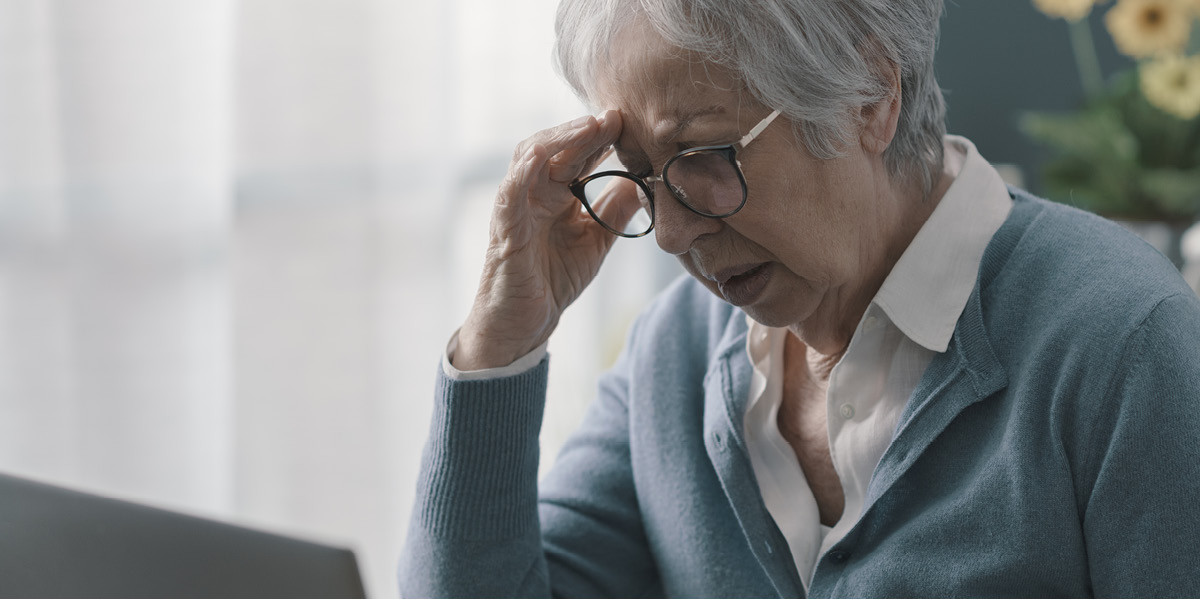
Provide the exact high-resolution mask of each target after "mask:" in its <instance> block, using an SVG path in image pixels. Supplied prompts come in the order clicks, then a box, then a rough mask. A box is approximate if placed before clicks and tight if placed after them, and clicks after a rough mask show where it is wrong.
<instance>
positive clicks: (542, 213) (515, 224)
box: [453, 110, 637, 371]
mask: <svg viewBox="0 0 1200 600" xmlns="http://www.w3.org/2000/svg"><path fill="white" fill-rule="evenodd" d="M620 131H621V117H620V114H619V113H618V112H616V111H611V110H610V111H608V112H607V113H605V114H604V115H603V116H601V117H600V119H596V118H593V117H590V116H589V117H583V118H581V119H577V120H575V121H572V122H570V123H566V124H564V125H559V126H558V127H554V128H551V129H546V130H544V131H540V132H538V133H536V134H534V135H533V136H532V137H530V138H529V139H527V140H525V141H524V142H522V143H521V144H520V145H519V146H517V150H516V151H515V152H514V153H513V161H512V163H511V164H510V165H509V167H508V175H507V176H506V177H505V178H504V181H503V183H501V184H500V190H499V192H498V194H497V196H496V204H495V206H494V207H493V210H492V222H491V239H490V241H489V244H488V251H487V257H486V258H485V260H484V266H483V275H482V277H481V280H480V282H479V291H478V292H477V293H476V295H475V303H474V305H473V306H472V308H471V312H470V314H469V315H468V316H467V320H466V322H465V323H464V324H463V326H462V328H461V329H460V330H459V333H458V349H457V350H456V351H455V353H454V357H453V364H454V367H455V368H456V369H460V370H463V371H468V370H475V369H484V368H491V367H502V366H505V365H507V364H510V363H512V362H513V361H515V360H516V359H518V358H520V357H521V356H523V355H525V354H527V353H528V352H529V351H531V350H533V349H534V348H536V347H538V346H539V345H541V344H542V342H544V341H546V340H547V339H548V338H549V337H550V334H551V333H552V332H553V331H554V328H555V327H556V326H557V325H558V319H559V317H560V316H561V315H562V312H563V310H565V309H566V308H567V306H569V305H570V304H571V303H572V302H574V301H575V299H576V298H578V297H579V295H580V294H581V293H582V292H583V290H584V288H585V287H587V285H588V284H589V283H591V281H592V278H593V277H595V276H596V273H597V272H598V271H599V270H600V263H601V262H602V261H603V260H604V256H605V255H606V254H607V253H608V250H609V248H611V247H612V243H613V240H614V239H616V236H614V235H613V234H611V233H609V232H608V231H606V230H605V229H604V228H603V227H602V226H601V225H600V224H599V223H596V222H595V221H594V220H593V219H592V218H591V217H590V216H589V215H588V214H587V213H586V212H585V211H584V210H583V207H582V206H581V205H580V203H579V200H577V199H576V198H575V197H574V196H573V195H572V194H571V191H570V190H569V189H567V184H569V183H570V182H571V181H574V180H575V179H577V178H578V177H580V176H581V175H583V174H586V172H587V171H590V170H591V169H593V168H595V165H596V164H597V163H599V162H600V160H601V159H603V157H604V156H605V155H606V154H607V152H608V149H609V147H610V146H611V145H612V144H613V142H615V141H616V139H617V137H618V135H619V134H620ZM625 183H627V184H628V185H618V186H615V187H614V188H613V189H610V190H609V193H610V194H623V195H624V194H636V193H637V189H636V186H635V185H634V184H633V182H630V181H626V182H625ZM618 205H625V206H628V205H629V203H616V202H605V203H603V206H602V207H601V208H600V210H601V211H602V212H605V207H607V208H608V211H609V212H610V214H611V211H613V210H615V207H616V206H618ZM635 205H636V203H635ZM605 216H606V218H607V217H608V216H609V215H605ZM606 220H607V219H606Z"/></svg>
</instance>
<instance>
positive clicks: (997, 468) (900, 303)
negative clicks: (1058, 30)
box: [401, 0, 1200, 597]
mask: <svg viewBox="0 0 1200 600" xmlns="http://www.w3.org/2000/svg"><path fill="white" fill-rule="evenodd" d="M941 5H942V0H839V1H837V2H832V1H830V2H818V1H816V0H742V1H733V0H607V1H603V2H601V1H596V0H564V2H563V3H562V5H561V7H560V9H559V15H558V27H557V30H558V59H559V63H560V65H561V68H562V70H563V72H564V74H565V75H566V78H567V79H568V80H569V81H570V83H571V84H572V85H573V86H574V88H575V89H576V90H577V92H578V93H579V94H580V96H581V97H583V98H584V99H586V101H587V102H588V103H589V104H590V105H592V106H594V107H595V108H596V109H597V110H602V111H603V112H602V113H601V114H600V116H599V117H584V118H580V119H578V120H576V121H573V122H571V123H567V124H565V125H561V126H558V127H555V128H552V129H548V130H545V131H542V132H539V133H537V134H534V135H533V136H532V137H530V138H529V139H527V140H526V141H525V142H524V143H522V144H521V145H520V146H519V147H518V149H517V151H516V153H515V154H514V158H513V161H512V165H511V167H510V169H509V173H508V176H507V178H506V179H505V180H504V182H503V183H502V184H501V186H500V190H499V194H498V196H497V199H496V204H495V210H494V212H493V216H492V226H491V246H490V248H489V251H488V254H487V260H486V265H485V267H484V273H483V277H482V281H481V284H480V289H479V292H478V295H477V297H476V300H475V303H474V308H473V310H472V311H471V313H470V315H469V316H468V318H467V320H466V322H465V323H464V324H463V326H462V327H461V329H460V330H459V331H458V333H457V334H456V336H455V338H454V339H452V340H451V343H450V345H449V348H448V350H447V355H446V359H445V360H444V361H443V365H442V369H441V373H440V374H439V376H438V385H437V398H436V402H437V405H436V409H435V416H434V421H433V426H432V433H431V437H430V440H429V442H428V446H427V450H426V453H425V456H424V466H423V472H422V475H421V478H420V482H419V489H418V499H417V505H416V507H415V510H414V514H413V519H412V524H411V528H410V531H409V537H408V543H407V548H406V551H405V558H404V560H403V566H402V572H401V583H402V590H403V591H404V593H406V594H412V595H418V596H442V595H452V596H455V595H461V596H479V595H482V596H512V595H522V596H523V595H539V596H544V595H548V594H554V595H560V596H620V597H637V596H662V595H669V596H710V597H711V596H760V597H767V596H803V595H808V596H830V595H848V596H917V597H920V596H993V595H1001V596H1089V595H1102V596H1173V595H1195V594H1196V593H1200V567H1198V566H1197V563H1196V554H1195V552H1196V548H1198V547H1200V517H1198V516H1197V511H1196V509H1195V507H1194V506H1195V502H1196V499H1197V498H1200V450H1198V448H1200V405H1198V404H1197V402H1198V401H1200V300H1198V299H1197V297H1196V296H1195V295H1194V294H1193V293H1192V291H1191V290H1190V289H1188V288H1187V287H1186V285H1185V284H1184V283H1183V281H1182V280H1181V278H1180V277H1179V275H1178V274H1177V273H1176V272H1175V270H1174V269H1173V268H1172V266H1171V265H1170V264H1169V263H1168V262H1167V261H1166V260H1164V259H1163V258H1162V257H1161V256H1160V255H1158V254H1157V253H1155V252H1154V251H1153V250H1152V249H1150V248H1149V247H1148V246H1146V245H1145V244H1143V243H1141V242H1140V241H1139V240H1137V239H1136V238H1133V237H1132V236H1130V235H1128V234H1126V233H1125V232H1124V231H1123V230H1122V229H1121V228H1119V227H1118V226H1116V225H1113V224H1111V223H1108V222H1106V221H1104V220H1102V219H1099V218H1097V217H1094V216H1091V215H1088V214H1085V213H1082V212H1079V211H1076V210H1073V209H1070V208H1066V207H1063V206H1059V205H1055V204H1050V203H1047V202H1045V201H1042V200H1039V199H1037V198H1034V197H1031V196H1030V195H1028V194H1026V193H1024V192H1022V191H1020V190H1016V189H1012V188H1008V187H1006V186H1005V184H1004V183H1003V182H1002V181H1001V179H1000V177H999V176H998V175H997V173H996V171H995V170H994V169H993V168H992V167H991V166H990V165H989V164H988V163H987V162H986V161H985V160H984V159H983V158H982V157H981V156H980V155H979V153H978V152H977V151H976V149H975V147H974V146H973V145H972V144H971V142H969V141H968V140H966V139H963V138H961V137H954V136H946V135H945V131H944V130H945V128H944V125H943V115H944V105H943V101H942V95H941V91H940V90H939V88H938V85H937V82H936V81H935V79H934V69H933V59H934V47H935V45H936V41H937V31H938V19H939V17H940V14H941ZM610 152H615V154H616V157H617V158H618V159H619V160H620V161H621V163H622V164H623V165H624V167H625V169H627V171H625V170H609V171H603V172H600V173H594V172H593V171H594V170H595V169H596V168H597V165H598V163H599V161H600V160H602V159H603V158H604V157H605V156H607V155H608V154H609V153H610ZM651 231H652V232H653V234H654V236H655V238H656V240H657V242H658V245H659V246H660V247H662V249H663V250H665V251H667V252H669V253H671V254H673V255H675V256H676V257H678V259H679V261H680V262H681V263H682V264H683V266H684V268H685V269H686V270H687V271H688V273H690V274H691V277H689V278H684V279H683V280H681V281H678V282H676V283H675V284H674V285H673V286H671V287H670V288H669V289H668V290H666V291H665V292H664V293H663V294H662V295H661V296H659V297H658V298H657V299H656V300H655V301H654V303H653V304H652V305H651V306H650V307H648V308H647V309H646V311H645V312H644V313H643V314H642V315H641V316H640V318H639V319H638V320H637V322H636V323H635V325H634V326H633V328H632V330H631V332H630V334H629V337H628V341H627V346H626V347H625V349H624V351H623V353H622V354H621V357H620V358H619V359H618V361H617V363H616V365H615V366H614V367H613V368H612V370H611V372H609V373H608V374H607V375H605V376H604V378H603V379H602V381H601V382H600V384H599V394H598V397H597V399H596V401H595V403H594V405H592V406H591V408H590V410H589V412H588V414H587V416H586V418H585V420H584V423H583V425H582V427H581V428H580V429H579V431H578V432H576V433H575V434H574V436H573V437H572V438H571V439H570V440H569V441H568V442H567V444H566V445H565V446H564V448H563V450H562V452H561V454H560V455H559V457H558V459H557V462H556V463H555V465H554V468H553V470H552V471H551V472H550V473H549V475H547V476H546V477H545V478H544V479H543V480H542V481H541V482H539V481H538V480H537V472H538V432H539V428H540V426H541V416H542V408H543V405H544V402H545V389H546V377H547V370H548V358H547V355H546V352H545V346H546V341H547V339H548V338H549V337H550V335H551V333H552V332H553V331H554V328H555V325H556V324H557V323H558V321H559V317H560V316H561V314H562V312H563V311H564V310H565V309H566V308H567V307H568V306H569V305H570V304H571V302H572V301H573V300H574V299H575V298H577V297H578V296H579V294H580V293H581V292H582V291H583V289H584V287H585V286H587V284H588V282H589V281H590V280H591V279H592V278H593V276H594V275H595V274H596V272H597V270H598V269H599V268H600V265H601V262H602V261H603V258H604V256H605V252H606V251H607V250H608V249H609V248H610V246H611V244H613V243H614V240H616V239H617V238H618V237H620V236H626V237H628V236H638V235H642V234H646V233H650V232H651Z"/></svg>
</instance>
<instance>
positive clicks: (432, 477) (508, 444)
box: [417, 357, 549, 540]
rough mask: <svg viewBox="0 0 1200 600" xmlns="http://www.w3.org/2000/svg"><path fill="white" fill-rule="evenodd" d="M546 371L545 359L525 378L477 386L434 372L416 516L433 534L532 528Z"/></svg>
mask: <svg viewBox="0 0 1200 600" xmlns="http://www.w3.org/2000/svg"><path fill="white" fill-rule="evenodd" d="M548 372H549V358H548V357H547V358H543V359H542V361H541V362H540V363H538V365H537V366H536V367H534V368H532V369H529V370H528V371H525V372H524V373H520V374H517V375H512V376H509V377H501V378H497V379H487V380H480V381H455V380H453V379H450V378H449V377H447V376H446V375H445V373H444V372H442V371H441V369H439V372H438V381H437V387H436V393H435V406H434V412H433V424H432V427H431V430H430V436H429V441H428V443H427V445H426V447H425V455H424V457H423V459H422V471H421V477H420V480H419V481H418V483H417V502H418V511H417V514H418V515H420V520H421V522H422V523H423V525H424V526H425V527H427V528H428V529H429V530H430V531H432V532H433V533H435V534H437V535H443V536H451V537H455V538H460V539H471V540H484V539H504V538H512V537H516V536H518V535H520V534H521V533H522V532H527V531H528V528H530V527H534V528H536V527H537V471H538V433H539V432H540V431H541V428H542V413H543V409H544V407H545V401H546V379H547V375H548Z"/></svg>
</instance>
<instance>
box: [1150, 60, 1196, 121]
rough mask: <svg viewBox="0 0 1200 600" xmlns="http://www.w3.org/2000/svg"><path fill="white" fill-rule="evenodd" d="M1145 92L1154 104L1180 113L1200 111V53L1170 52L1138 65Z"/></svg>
mask: <svg viewBox="0 0 1200 600" xmlns="http://www.w3.org/2000/svg"><path fill="white" fill-rule="evenodd" d="M1138 74H1139V75H1140V76H1141V77H1140V78H1141V83H1142V94H1145V96H1146V100H1149V101H1150V103H1151V104H1153V105H1155V106H1157V107H1159V108H1161V109H1163V110H1165V111H1167V112H1169V113H1171V114H1173V115H1175V116H1176V117H1179V118H1180V119H1184V120H1187V119H1193V118H1195V117H1196V116H1197V115H1200V56H1189V57H1183V56H1168V57H1165V58H1160V59H1158V60H1154V61H1151V62H1147V63H1143V64H1142V65H1141V67H1139V68H1138Z"/></svg>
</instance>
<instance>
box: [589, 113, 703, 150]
mask: <svg viewBox="0 0 1200 600" xmlns="http://www.w3.org/2000/svg"><path fill="white" fill-rule="evenodd" d="M725 112H726V110H725V107H724V106H721V105H719V104H714V105H712V106H709V107H706V108H698V109H695V110H691V111H682V110H679V109H676V110H675V118H674V119H673V120H674V121H675V126H674V127H672V128H671V131H670V132H669V134H668V135H664V136H660V138H663V139H662V141H661V142H660V143H662V144H669V143H671V142H672V141H674V140H675V138H677V137H679V136H680V135H682V134H683V132H684V131H686V130H687V128H688V127H690V126H691V125H692V123H693V122H695V120H696V119H698V118H700V117H706V116H708V115H722V114H725ZM613 149H615V150H616V151H617V153H618V154H628V153H627V152H625V151H624V149H622V148H621V145H620V144H619V143H614V144H613Z"/></svg>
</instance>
